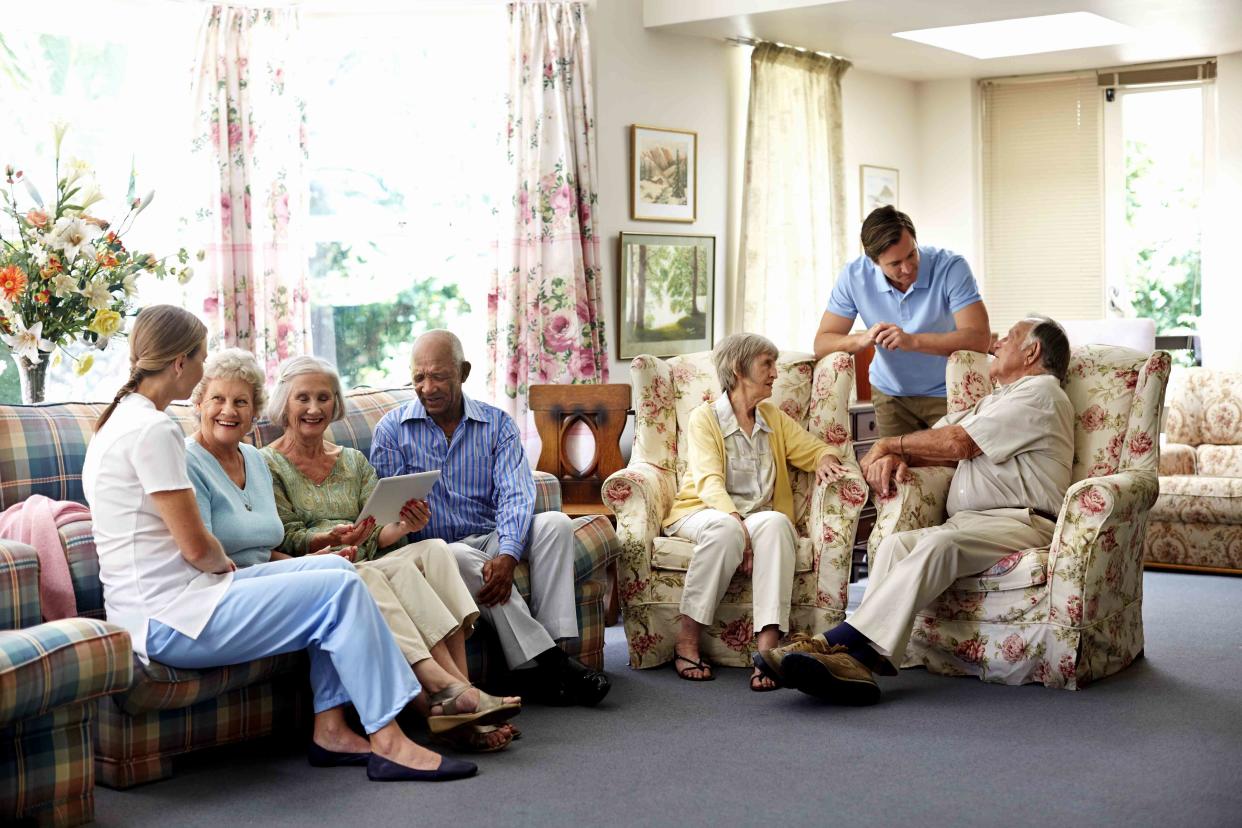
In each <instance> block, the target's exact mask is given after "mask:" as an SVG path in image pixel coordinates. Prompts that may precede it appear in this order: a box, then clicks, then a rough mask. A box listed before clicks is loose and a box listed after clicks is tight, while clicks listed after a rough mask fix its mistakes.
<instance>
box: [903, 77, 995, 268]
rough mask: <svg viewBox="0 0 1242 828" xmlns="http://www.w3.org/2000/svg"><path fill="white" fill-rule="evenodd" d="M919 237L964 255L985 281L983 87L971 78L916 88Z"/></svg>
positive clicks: (917, 213) (916, 219) (932, 82)
mask: <svg viewBox="0 0 1242 828" xmlns="http://www.w3.org/2000/svg"><path fill="white" fill-rule="evenodd" d="M915 97H916V101H917V105H916V118H917V120H916V122H915V134H916V135H917V136H918V144H919V165H918V196H919V198H918V204H917V205H915V206H914V207H913V209H915V210H916V212H914V213H912V214H911V215H912V217H913V218H914V221H915V226H916V227H917V228H918V231H919V239H920V240H921V241H923V242H924V243H925V244H930V245H933V246H935V247H944V248H947V249H949V250H952V251H954V252H956V253H960V254H962V255H963V256H965V257H966V261H968V262H969V263H970V266H971V268H972V269H973V270H974V272H975V278H976V279H977V280H978V281H979V282H980V285H979V287H980V290H984V291H986V288H985V287H984V285H983V270H984V267H983V265H984V262H983V258H982V250H983V244H982V241H981V237H982V227H983V222H982V209H981V203H982V202H981V198H980V187H979V143H978V136H979V126H978V115H979V109H978V107H979V93H978V84H976V83H975V82H974V81H973V80H970V79H968V78H957V79H953V80H940V81H926V82H923V83H919V84H917V86H916V88H915Z"/></svg>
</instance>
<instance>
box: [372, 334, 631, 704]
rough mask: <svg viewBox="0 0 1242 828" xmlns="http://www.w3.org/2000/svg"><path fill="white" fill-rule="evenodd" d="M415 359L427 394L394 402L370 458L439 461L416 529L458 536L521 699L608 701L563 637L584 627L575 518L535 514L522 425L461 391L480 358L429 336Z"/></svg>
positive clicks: (416, 465) (416, 463)
mask: <svg viewBox="0 0 1242 828" xmlns="http://www.w3.org/2000/svg"><path fill="white" fill-rule="evenodd" d="M411 368H412V371H413V380H414V390H415V392H416V393H417V395H418V399H416V400H410V401H409V402H408V403H406V404H405V405H403V406H401V407H400V408H396V409H394V410H392V411H389V412H388V413H387V414H386V415H384V418H383V419H382V420H380V422H379V424H378V425H377V426H376V427H375V437H374V440H373V441H372V443H371V465H373V466H375V470H376V471H377V472H378V473H379V476H380V477H392V476H394V475H398V474H413V473H415V472H422V471H431V470H433V469H438V470H440V480H439V481H438V482H437V483H436V485H435V488H434V489H432V491H431V494H430V495H429V496H428V503H429V505H430V507H431V520H430V522H429V523H428V524H427V526H426V527H425V528H424V529H423V530H422V531H420V532H416V533H415V534H414V535H413V536H412V537H413V538H414V540H425V539H426V538H440V539H442V540H444V541H446V542H447V543H448V544H449V548H450V549H452V550H453V553H454V554H455V555H456V556H457V565H458V567H459V568H460V569H461V574H462V578H463V579H464V580H465V582H466V586H468V587H469V588H470V591H471V593H473V594H474V596H475V600H476V601H477V602H478V604H479V609H480V612H481V613H482V615H483V616H484V617H485V618H486V619H487V620H488V621H489V622H490V623H491V625H492V626H493V627H494V628H495V629H496V632H497V635H498V636H499V638H500V644H501V648H502V650H503V651H504V654H505V659H506V660H507V661H508V663H509V667H510V668H511V669H513V670H515V673H514V675H515V677H516V678H517V680H518V682H519V683H520V690H521V693H522V695H523V697H525V698H527V699H531V700H533V701H542V702H545V703H549V704H562V705H569V704H582V705H594V704H596V703H598V702H599V701H600V699H602V698H603V697H604V696H605V694H607V693H608V690H609V687H610V684H609V681H608V677H607V676H606V675H604V674H603V673H601V672H597V671H595V670H592V669H590V668H588V667H587V666H586V665H584V664H582V663H581V662H579V661H577V660H576V659H572V658H570V657H569V656H567V655H566V654H565V653H564V652H562V651H561V649H560V648H559V647H557V646H556V641H557V640H559V639H565V638H575V637H577V635H578V620H577V612H576V610H575V603H576V602H575V598H574V579H573V568H574V539H573V530H572V527H571V525H570V522H569V518H568V517H566V516H565V515H564V514H563V513H561V512H543V513H541V514H538V515H536V514H535V513H534V511H535V481H534V478H533V477H532V475H531V471H530V464H529V463H528V462H527V459H526V452H525V451H524V450H523V449H522V441H521V438H520V436H519V434H518V430H517V426H516V425H514V422H513V418H511V417H510V416H509V415H508V414H506V413H505V412H503V411H501V410H500V409H498V408H495V407H493V406H490V405H487V404H486V403H481V402H479V401H477V400H472V399H470V398H469V397H467V396H466V395H465V394H464V393H462V383H463V382H465V380H466V377H467V376H469V374H470V363H468V362H466V360H465V358H464V356H463V353H462V347H461V341H460V340H458V338H457V337H456V336H455V335H454V334H452V333H451V332H449V331H444V330H436V331H428V332H427V333H425V334H423V335H422V336H420V337H419V338H418V339H417V340H416V341H415V343H414V352H413V357H412V359H411ZM521 560H526V561H527V562H528V563H529V564H530V582H531V589H530V591H531V596H530V598H531V600H530V605H529V606H528V605H527V603H526V601H525V600H523V598H522V596H521V594H520V593H519V592H518V591H517V590H516V589H514V588H513V570H514V568H515V567H516V566H517V564H518V562H519V561H521Z"/></svg>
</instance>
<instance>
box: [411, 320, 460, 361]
mask: <svg viewBox="0 0 1242 828" xmlns="http://www.w3.org/2000/svg"><path fill="white" fill-rule="evenodd" d="M427 338H433V339H447V340H448V343H449V350H450V352H451V356H452V357H453V364H454V365H456V366H457V367H458V368H459V369H460V368H461V366H462V365H463V364H465V362H466V352H465V351H464V350H462V347H461V340H460V339H458V338H457V334H455V333H453V332H452V331H450V330H446V329H445V328H434V329H432V330H430V331H427V332H426V333H422V334H420V335H419V336H418V338H417V339H415V340H414V347H413V348H411V349H410V368H413V367H414V353H415V352H416V351H417V350H418V343H420V342H422V341H423V340H424V339H427Z"/></svg>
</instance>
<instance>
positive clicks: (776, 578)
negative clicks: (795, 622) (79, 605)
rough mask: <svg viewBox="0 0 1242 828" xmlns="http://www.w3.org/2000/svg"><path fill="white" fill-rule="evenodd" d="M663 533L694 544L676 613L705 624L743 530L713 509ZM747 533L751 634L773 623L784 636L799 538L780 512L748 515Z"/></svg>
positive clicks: (738, 553)
mask: <svg viewBox="0 0 1242 828" xmlns="http://www.w3.org/2000/svg"><path fill="white" fill-rule="evenodd" d="M665 531H666V533H667V534H668V535H670V536H671V537H678V538H685V539H686V540H688V541H692V542H693V543H694V555H693V557H691V558H690V566H689V567H688V568H687V569H686V585H685V588H684V589H683V590H682V593H681V606H680V610H681V614H682V615H686V616H689V617H690V618H693V619H694V620H695V621H698V622H699V623H700V624H705V625H710V624H711V623H712V621H714V620H715V618H716V608H717V607H718V606H720V601H721V599H722V598H724V594H725V592H726V591H727V590H728V589H729V581H730V579H732V578H733V573H734V572H736V571H737V567H738V565H739V564H740V563H741V562H742V552H743V550H744V548H745V546H746V539H745V537H743V535H742V527H741V526H740V525H739V524H738V522H737V518H735V517H733V516H732V515H729V514H726V513H725V512H721V511H719V510H717V509H700V510H699V511H697V512H695V513H693V514H691V515H687V516H686V517H684V518H682V519H681V520H680V521H678V522H677V523H675V524H673V525H672V526H670V527H668V529H667V530H665ZM746 531H748V532H749V533H750V542H751V547H752V548H753V549H754V565H753V569H752V571H751V576H750V580H751V594H752V596H753V600H754V619H755V632H759V631H761V630H762V629H763V628H764V627H767V626H770V625H772V624H775V625H776V626H778V627H780V630H781V632H787V631H788V630H789V603H790V601H791V600H792V598H793V575H794V554H795V552H796V551H797V543H798V536H797V534H796V533H795V532H794V527H793V524H792V523H790V521H789V518H787V517H785V516H784V515H783V514H781V513H780V512H755V513H753V514H751V515H750V516H749V517H747V518H746Z"/></svg>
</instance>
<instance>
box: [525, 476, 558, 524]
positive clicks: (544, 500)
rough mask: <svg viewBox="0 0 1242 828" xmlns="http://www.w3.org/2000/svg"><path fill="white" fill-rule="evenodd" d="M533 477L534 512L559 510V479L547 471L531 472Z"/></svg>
mask: <svg viewBox="0 0 1242 828" xmlns="http://www.w3.org/2000/svg"><path fill="white" fill-rule="evenodd" d="M531 474H532V475H533V476H534V478H535V514H539V513H540V512H559V511H560V510H561V481H559V480H557V479H556V475H554V474H548V473H547V472H541V471H537V472H532V473H531Z"/></svg>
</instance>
